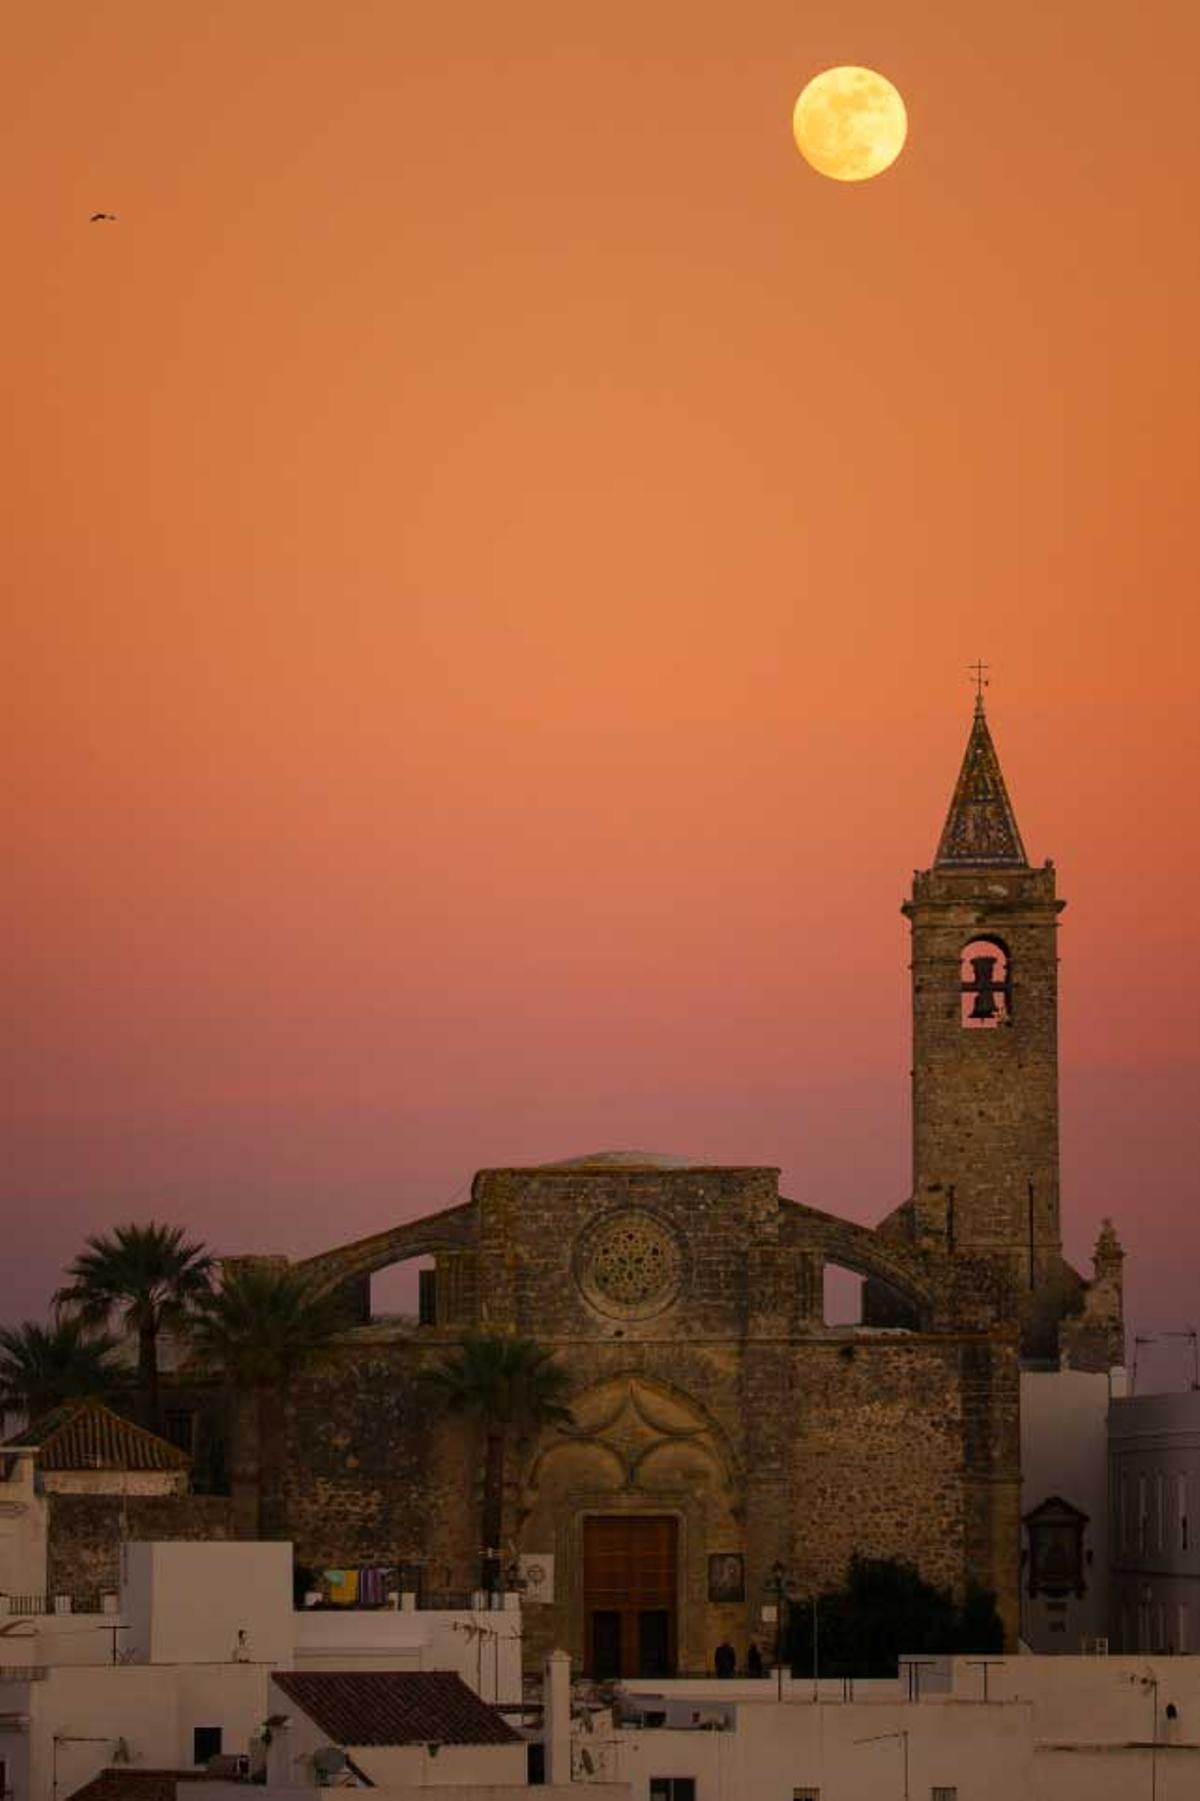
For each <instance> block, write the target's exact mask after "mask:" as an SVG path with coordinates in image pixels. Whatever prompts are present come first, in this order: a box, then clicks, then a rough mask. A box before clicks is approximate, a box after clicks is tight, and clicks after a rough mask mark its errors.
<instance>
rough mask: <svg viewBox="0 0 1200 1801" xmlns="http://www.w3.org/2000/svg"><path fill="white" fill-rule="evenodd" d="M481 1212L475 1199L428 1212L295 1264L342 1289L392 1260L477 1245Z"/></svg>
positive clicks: (318, 1280) (319, 1282) (326, 1284)
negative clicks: (478, 1212)
mask: <svg viewBox="0 0 1200 1801" xmlns="http://www.w3.org/2000/svg"><path fill="white" fill-rule="evenodd" d="M477 1233H478V1214H477V1209H476V1206H475V1203H474V1201H464V1203H463V1205H462V1206H461V1207H450V1208H447V1210H446V1211H445V1212H444V1213H429V1214H426V1215H425V1217H424V1218H423V1219H414V1220H409V1221H408V1223H407V1224H405V1225H402V1226H391V1227H389V1229H388V1230H387V1231H386V1232H376V1233H374V1234H373V1235H372V1236H371V1237H370V1238H359V1239H356V1240H355V1241H354V1243H353V1244H347V1245H341V1246H339V1247H338V1248H337V1249H336V1250H332V1251H322V1252H321V1253H320V1254H319V1255H318V1256H316V1257H307V1258H305V1260H304V1261H303V1262H302V1263H300V1264H298V1265H297V1266H296V1267H297V1268H298V1269H300V1270H303V1271H304V1272H305V1273H306V1274H308V1275H310V1276H311V1277H312V1278H313V1280H314V1281H315V1283H316V1285H317V1286H318V1288H320V1289H329V1288H340V1287H341V1286H342V1284H343V1283H346V1282H354V1281H361V1280H364V1279H366V1278H368V1277H370V1276H373V1275H376V1274H377V1273H378V1272H379V1271H380V1270H383V1269H389V1268H390V1267H391V1265H392V1264H393V1263H407V1262H408V1261H409V1260H410V1259H411V1258H413V1257H430V1256H436V1255H437V1254H438V1252H444V1251H468V1250H473V1249H474V1248H475V1242H476V1238H477Z"/></svg>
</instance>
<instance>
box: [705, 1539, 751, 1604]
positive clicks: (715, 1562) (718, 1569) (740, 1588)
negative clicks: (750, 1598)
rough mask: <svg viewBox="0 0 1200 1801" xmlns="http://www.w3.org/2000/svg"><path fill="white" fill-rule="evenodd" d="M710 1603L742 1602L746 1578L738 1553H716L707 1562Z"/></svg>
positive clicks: (744, 1597)
mask: <svg viewBox="0 0 1200 1801" xmlns="http://www.w3.org/2000/svg"><path fill="white" fill-rule="evenodd" d="M708 1598H709V1600H710V1601H744V1600H745V1599H746V1577H745V1573H744V1570H743V1567H742V1558H741V1553H740V1552H738V1551H717V1552H715V1553H714V1554H713V1555H712V1556H711V1557H710V1558H709V1560H708Z"/></svg>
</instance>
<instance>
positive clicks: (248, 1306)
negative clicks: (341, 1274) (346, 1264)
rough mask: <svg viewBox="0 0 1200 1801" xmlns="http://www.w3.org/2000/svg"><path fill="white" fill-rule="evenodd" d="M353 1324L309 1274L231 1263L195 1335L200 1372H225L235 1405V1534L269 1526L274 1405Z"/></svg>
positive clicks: (243, 1534)
mask: <svg viewBox="0 0 1200 1801" xmlns="http://www.w3.org/2000/svg"><path fill="white" fill-rule="evenodd" d="M346 1324H347V1320H346V1316H345V1311H344V1309H343V1307H342V1303H341V1301H340V1299H339V1298H338V1296H337V1295H336V1294H334V1293H331V1292H330V1291H329V1290H327V1289H318V1288H316V1287H315V1286H314V1284H313V1282H312V1280H311V1278H310V1277H308V1276H307V1275H305V1274H304V1273H303V1271H301V1270H296V1269H291V1268H288V1267H287V1266H286V1265H285V1266H282V1267H281V1266H280V1265H278V1264H271V1263H254V1262H245V1263H230V1264H228V1265H227V1266H226V1267H225V1269H224V1270H223V1272H222V1277H221V1285H220V1287H219V1288H216V1289H210V1290H209V1292H208V1294H207V1296H206V1297H205V1299H204V1301H203V1302H202V1304H201V1306H200V1308H199V1310H198V1312H197V1314H196V1316H195V1321H194V1324H193V1327H192V1344H193V1346H194V1348H195V1352H196V1355H197V1358H198V1360H199V1362H200V1363H201V1365H203V1366H205V1367H207V1368H208V1369H210V1370H215V1371H219V1372H220V1374H221V1375H223V1376H224V1378H225V1381H226V1383H227V1385H228V1387H229V1390H230V1394H231V1398H232V1402H233V1456H232V1460H231V1461H232V1469H231V1477H232V1493H233V1516H234V1523H235V1529H236V1530H237V1532H238V1535H239V1536H240V1537H243V1538H257V1537H258V1536H259V1534H260V1529H261V1524H262V1518H261V1516H262V1486H263V1485H262V1467H263V1441H264V1438H265V1436H266V1427H267V1419H268V1401H269V1399H270V1398H271V1397H272V1396H273V1395H277V1394H278V1393H279V1391H280V1390H282V1389H283V1388H284V1386H285V1385H286V1384H287V1383H288V1382H289V1381H290V1380H291V1379H292V1378H293V1377H294V1376H296V1375H298V1374H299V1372H300V1371H301V1370H303V1369H304V1368H306V1367H308V1366H310V1365H312V1364H313V1363H314V1362H317V1361H319V1360H320V1359H321V1357H322V1356H323V1355H324V1354H325V1353H327V1351H328V1349H329V1346H330V1342H331V1340H332V1339H333V1338H334V1337H336V1335H337V1334H338V1333H339V1332H341V1331H343V1330H344V1329H345V1327H346Z"/></svg>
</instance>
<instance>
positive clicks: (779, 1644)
mask: <svg viewBox="0 0 1200 1801" xmlns="http://www.w3.org/2000/svg"><path fill="white" fill-rule="evenodd" d="M764 1587H765V1588H766V1590H767V1593H768V1594H772V1595H774V1597H775V1681H776V1684H777V1692H778V1697H779V1699H780V1700H781V1701H782V1700H783V1608H784V1603H785V1601H786V1602H787V1603H788V1604H789V1605H790V1604H791V1602H793V1601H794V1600H795V1599H796V1596H797V1595H798V1594H799V1592H800V1590H799V1587H798V1586H797V1584H796V1583H795V1582H794V1581H793V1579H792V1577H791V1576H789V1575H788V1573H787V1571H786V1569H785V1568H784V1567H783V1565H782V1564H781V1563H780V1562H779V1561H778V1559H777V1560H776V1561H775V1562H774V1563H773V1564H772V1565H771V1572H770V1575H769V1576H768V1577H767V1580H766V1583H765V1584H764ZM808 1598H809V1600H810V1601H811V1603H812V1612H813V1674H812V1679H813V1700H814V1701H815V1700H816V1699H817V1697H818V1690H819V1686H820V1657H819V1652H818V1638H817V1634H818V1631H819V1628H820V1621H819V1618H818V1614H817V1602H818V1596H817V1591H816V1589H813V1591H812V1593H811V1594H810V1595H809V1597H808Z"/></svg>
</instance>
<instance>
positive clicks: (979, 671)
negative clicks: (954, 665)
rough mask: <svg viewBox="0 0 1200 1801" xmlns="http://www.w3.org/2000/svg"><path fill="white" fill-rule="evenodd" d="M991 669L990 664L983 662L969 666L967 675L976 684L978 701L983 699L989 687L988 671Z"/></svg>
mask: <svg viewBox="0 0 1200 1801" xmlns="http://www.w3.org/2000/svg"><path fill="white" fill-rule="evenodd" d="M990 668H991V664H990V663H983V662H979V663H968V665H967V673H968V675H969V676H970V677H971V680H972V681H973V682H974V684H975V698H976V700H982V699H983V691H984V689H985V688H986V687H987V686H988V670H989V669H990Z"/></svg>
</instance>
